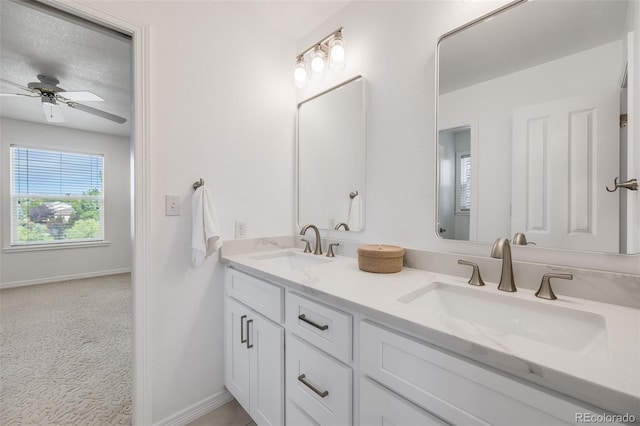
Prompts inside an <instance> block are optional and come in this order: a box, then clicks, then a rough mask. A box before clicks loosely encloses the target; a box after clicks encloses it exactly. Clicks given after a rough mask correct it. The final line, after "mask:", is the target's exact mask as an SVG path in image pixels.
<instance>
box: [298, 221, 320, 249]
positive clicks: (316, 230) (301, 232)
mask: <svg viewBox="0 0 640 426" xmlns="http://www.w3.org/2000/svg"><path fill="white" fill-rule="evenodd" d="M309 228H311V229H313V230H314V231H315V233H316V248H315V250H314V251H313V254H322V243H321V242H320V231H318V227H317V226H315V225H311V224H309V225H305V226H303V227H302V229H301V230H300V235H304V234H305V233H306V232H307V229H309Z"/></svg>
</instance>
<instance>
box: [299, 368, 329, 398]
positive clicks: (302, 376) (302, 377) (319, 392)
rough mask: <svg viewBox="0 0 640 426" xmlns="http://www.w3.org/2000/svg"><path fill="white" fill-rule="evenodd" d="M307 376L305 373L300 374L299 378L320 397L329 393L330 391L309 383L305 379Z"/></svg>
mask: <svg viewBox="0 0 640 426" xmlns="http://www.w3.org/2000/svg"><path fill="white" fill-rule="evenodd" d="M305 377H307V376H305V375H304V374H301V375H299V376H298V380H299V381H301V382H302V384H303V385H305V386H306V387H308V388H309V389H311V390H312V391H314V392H315V393H317V394H318V395H320V398H324V397H325V396H327V395H329V391H320V389H318V388H317V387H315V386H314V385H312V384H311V383H309V382H308V381H307V380H306V379H305Z"/></svg>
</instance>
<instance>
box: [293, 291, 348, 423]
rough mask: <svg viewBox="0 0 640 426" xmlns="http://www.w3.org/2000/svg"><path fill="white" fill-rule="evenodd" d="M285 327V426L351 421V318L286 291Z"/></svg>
mask: <svg viewBox="0 0 640 426" xmlns="http://www.w3.org/2000/svg"><path fill="white" fill-rule="evenodd" d="M286 326H287V356H286V359H287V362H286V376H287V380H286V395H287V424H288V425H296V426H298V425H300V424H309V425H322V426H326V425H341V426H348V425H351V424H352V422H353V421H352V418H353V415H352V407H353V404H352V395H353V370H352V368H351V367H350V366H349V365H348V364H350V363H351V360H352V346H353V343H352V341H353V337H352V330H353V320H352V316H351V315H350V314H347V313H345V312H342V311H339V310H336V309H334V308H331V307H329V306H326V305H324V304H321V303H318V302H315V301H313V300H311V299H307V298H305V297H301V296H299V295H297V294H295V293H287V296H286Z"/></svg>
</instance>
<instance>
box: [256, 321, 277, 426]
mask: <svg viewBox="0 0 640 426" xmlns="http://www.w3.org/2000/svg"><path fill="white" fill-rule="evenodd" d="M248 327H249V347H250V349H249V351H250V352H251V411H249V413H250V414H251V418H253V420H254V421H255V422H256V423H257V424H258V425H260V426H263V425H273V426H279V425H282V424H284V329H283V328H282V327H280V326H278V325H276V324H274V323H272V322H271V321H269V320H267V319H266V318H263V317H261V316H260V315H258V314H255V313H253V314H252V315H251V318H250V319H249V323H248Z"/></svg>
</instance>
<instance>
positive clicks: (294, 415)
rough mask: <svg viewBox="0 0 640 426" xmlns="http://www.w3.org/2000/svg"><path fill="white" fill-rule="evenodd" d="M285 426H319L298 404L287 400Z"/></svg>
mask: <svg viewBox="0 0 640 426" xmlns="http://www.w3.org/2000/svg"><path fill="white" fill-rule="evenodd" d="M286 424H287V426H320V425H319V424H318V422H316V421H315V420H313V419H312V418H311V417H309V415H308V414H307V413H305V412H304V410H303V409H302V408H300V407H298V404H296V403H295V402H293V401H291V400H290V399H288V400H287V423H286Z"/></svg>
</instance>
